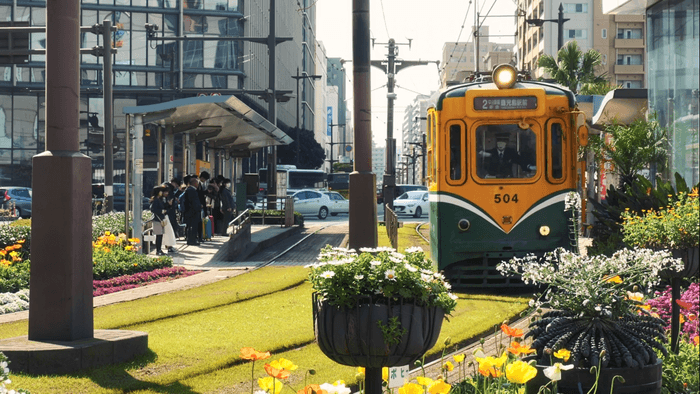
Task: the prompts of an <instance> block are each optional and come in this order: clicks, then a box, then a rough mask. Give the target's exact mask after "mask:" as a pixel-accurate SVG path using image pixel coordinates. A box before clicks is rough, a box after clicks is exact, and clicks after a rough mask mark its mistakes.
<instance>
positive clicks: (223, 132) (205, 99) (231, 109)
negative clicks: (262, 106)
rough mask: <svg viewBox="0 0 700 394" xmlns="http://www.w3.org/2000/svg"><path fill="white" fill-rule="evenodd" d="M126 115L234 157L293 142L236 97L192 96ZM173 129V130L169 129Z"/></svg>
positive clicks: (135, 109) (128, 110) (132, 110)
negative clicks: (139, 118) (139, 116)
mask: <svg viewBox="0 0 700 394" xmlns="http://www.w3.org/2000/svg"><path fill="white" fill-rule="evenodd" d="M124 113H125V114H132V115H142V116H143V124H148V123H156V124H159V125H161V126H166V127H165V128H164V129H165V131H166V133H172V134H180V133H187V134H190V136H191V137H190V138H193V140H194V141H204V140H206V141H208V142H209V147H211V148H219V149H224V150H226V151H228V152H230V153H231V155H232V156H238V157H248V156H250V153H251V152H252V151H256V150H258V149H260V148H262V147H266V146H272V145H288V144H290V143H291V142H292V141H293V140H292V138H291V137H290V136H288V135H287V134H285V133H284V132H283V131H282V130H280V129H279V128H277V127H276V126H275V125H273V124H272V122H270V121H268V120H267V119H265V118H264V117H262V116H261V115H260V114H258V113H257V112H255V111H254V110H253V109H251V108H250V107H248V106H247V105H246V104H245V103H243V102H242V101H241V100H240V99H238V98H237V97H235V96H199V97H189V98H184V99H179V100H174V101H168V102H163V103H159V104H151V105H142V106H138V107H125V108H124ZM167 126H171V127H167Z"/></svg>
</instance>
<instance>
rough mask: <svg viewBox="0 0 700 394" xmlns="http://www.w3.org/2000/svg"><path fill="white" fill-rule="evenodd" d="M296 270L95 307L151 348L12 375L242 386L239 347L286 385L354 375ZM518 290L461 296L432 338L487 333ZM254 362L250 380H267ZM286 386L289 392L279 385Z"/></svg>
mask: <svg viewBox="0 0 700 394" xmlns="http://www.w3.org/2000/svg"><path fill="white" fill-rule="evenodd" d="M306 275H307V270H306V269H304V268H301V267H284V268H279V267H267V268H264V269H261V270H257V271H253V272H251V273H249V274H245V275H240V276H237V277H234V278H230V279H227V280H223V281H220V282H217V283H213V284H210V285H206V286H202V287H198V288H194V289H189V290H184V291H179V292H174V293H168V294H163V295H158V296H154V297H150V298H146V299H142V300H137V301H131V302H125V303H121V304H116V305H111V306H106V307H101V308H98V309H96V310H95V327H96V328H100V329H129V330H138V331H145V332H147V333H148V334H149V349H150V351H151V352H150V353H149V354H147V355H145V356H143V357H141V358H139V359H138V360H135V361H133V362H131V363H126V364H121V365H118V366H111V367H105V368H100V369H96V370H90V371H86V372H83V373H80V374H75V375H69V376H59V377H48V376H41V377H37V376H23V375H13V376H12V382H13V383H12V385H11V387H12V388H18V387H21V388H25V389H28V390H30V391H31V392H32V393H34V394H40V393H67V392H70V393H163V392H167V393H195V392H196V393H234V392H235V393H246V392H250V377H251V364H250V362H248V361H245V360H242V359H240V357H239V353H240V349H241V348H242V347H254V348H255V349H257V350H261V351H270V352H271V353H272V357H271V358H270V359H268V360H267V361H268V362H269V361H270V360H274V359H278V358H280V357H284V358H287V359H289V360H291V361H293V362H294V363H296V364H297V365H298V366H299V369H297V370H296V371H294V372H293V373H292V376H291V377H290V380H289V382H288V383H289V384H290V386H292V387H293V388H294V389H295V391H296V390H298V389H300V388H301V387H302V386H303V385H304V378H305V375H306V371H308V370H309V369H314V370H316V371H317V374H316V375H313V376H309V377H308V383H312V382H313V383H324V382H332V381H335V380H337V379H342V380H345V381H346V382H348V383H351V382H354V381H355V373H356V369H355V368H352V367H345V366H341V365H338V364H336V363H334V362H332V361H330V360H329V359H328V358H327V357H325V356H324V355H323V354H322V353H321V352H320V350H319V349H318V347H317V346H316V345H315V344H314V333H313V321H312V312H311V286H310V284H308V283H306V281H305V279H306ZM527 301H528V300H527V299H526V298H523V297H498V296H494V297H492V296H474V295H460V300H459V301H458V308H457V310H456V311H455V312H454V314H453V316H452V318H451V319H450V322H447V321H445V322H444V324H443V329H442V333H441V336H440V339H439V340H438V343H437V345H436V346H435V348H434V349H432V350H431V351H430V352H429V354H436V355H439V353H440V352H441V351H442V344H443V343H444V340H445V338H447V337H450V338H451V340H452V343H453V344H455V345H453V347H454V346H456V344H458V343H460V342H462V343H463V342H464V341H466V340H468V339H470V338H474V337H478V336H481V335H485V334H489V333H491V332H492V331H493V327H494V326H497V325H500V324H501V322H503V320H507V319H509V318H511V317H512V316H514V315H516V314H517V313H519V312H520V311H522V310H523V309H524V308H525V307H526V306H527ZM26 332H27V321H23V322H17V323H12V324H5V325H1V326H0V337H2V338H7V337H12V336H18V335H26ZM263 364H264V362H263V361H258V362H257V363H256V364H255V371H254V373H255V379H256V388H257V379H258V378H260V377H264V376H266V375H265V372H264V370H263V368H262V366H263ZM285 390H286V391H287V389H285Z"/></svg>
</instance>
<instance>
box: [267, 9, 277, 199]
mask: <svg viewBox="0 0 700 394" xmlns="http://www.w3.org/2000/svg"><path fill="white" fill-rule="evenodd" d="M275 2H276V0H270V33H269V34H268V36H267V49H268V51H269V54H270V58H269V60H268V62H269V65H268V69H269V76H268V80H269V81H268V83H269V88H268V90H269V93H270V95H269V96H268V99H269V101H268V102H267V120H269V121H270V123H272V124H273V125H274V126H277V91H276V90H275V85H276V83H275V82H276V78H277V68H276V67H275V64H276V63H277V51H276V49H277V40H276V38H277V37H276V34H277V29H276V26H275V19H277V18H275ZM269 151H270V154H269V156H268V161H267V208H268V209H276V208H277V147H276V146H275V145H272V146H270V147H269Z"/></svg>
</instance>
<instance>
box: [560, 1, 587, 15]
mask: <svg viewBox="0 0 700 394" xmlns="http://www.w3.org/2000/svg"><path fill="white" fill-rule="evenodd" d="M564 12H565V13H567V14H587V13H588V4H582V3H567V4H564Z"/></svg>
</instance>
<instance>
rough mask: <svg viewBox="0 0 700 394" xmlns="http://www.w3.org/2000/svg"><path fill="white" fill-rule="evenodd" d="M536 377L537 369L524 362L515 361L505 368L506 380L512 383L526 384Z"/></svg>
mask: <svg viewBox="0 0 700 394" xmlns="http://www.w3.org/2000/svg"><path fill="white" fill-rule="evenodd" d="M536 375H537V368H535V367H533V366H532V365H530V364H528V363H526V362H525V361H520V360H518V361H515V362H513V363H511V364H508V366H506V378H507V379H508V380H509V381H511V382H513V383H526V382H527V381H528V380H530V379H533V378H534V377H535V376H536Z"/></svg>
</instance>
